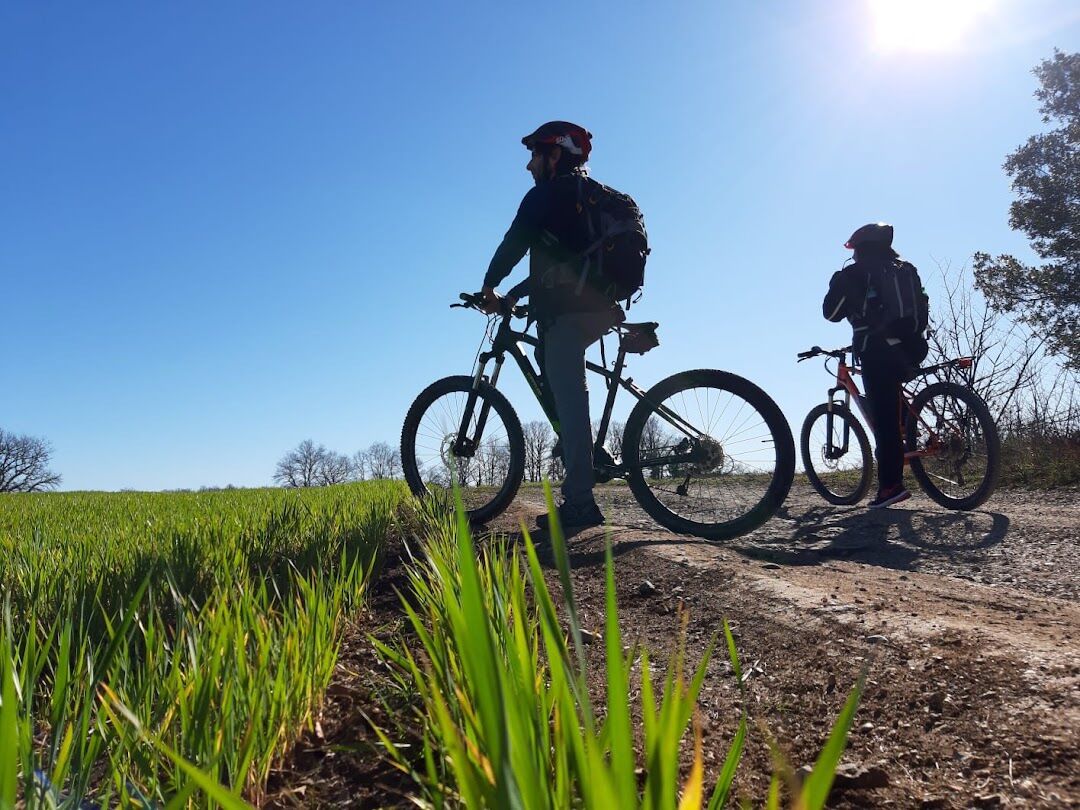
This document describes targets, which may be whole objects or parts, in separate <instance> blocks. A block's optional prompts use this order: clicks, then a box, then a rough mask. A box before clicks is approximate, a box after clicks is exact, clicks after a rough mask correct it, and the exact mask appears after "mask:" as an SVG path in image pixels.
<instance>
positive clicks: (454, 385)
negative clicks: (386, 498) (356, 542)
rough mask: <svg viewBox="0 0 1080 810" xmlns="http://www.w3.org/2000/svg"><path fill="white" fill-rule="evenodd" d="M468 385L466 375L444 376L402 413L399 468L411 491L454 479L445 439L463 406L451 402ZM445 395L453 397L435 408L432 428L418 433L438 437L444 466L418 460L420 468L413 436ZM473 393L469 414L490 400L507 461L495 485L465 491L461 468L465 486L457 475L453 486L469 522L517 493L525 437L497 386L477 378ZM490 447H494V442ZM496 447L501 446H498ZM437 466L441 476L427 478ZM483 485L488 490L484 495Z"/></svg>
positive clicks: (421, 492) (483, 518) (496, 511)
mask: <svg viewBox="0 0 1080 810" xmlns="http://www.w3.org/2000/svg"><path fill="white" fill-rule="evenodd" d="M472 387H473V378H472V377H465V376H457V377H444V378H443V379H441V380H437V381H436V382H433V383H432V384H431V385H429V386H428V387H427V388H425V389H424V390H423V391H422V392H421V393H420V395H419V396H418V397H417V398H416V399H415V400H414V401H413V404H412V405H411V406H410V407H409V411H408V413H407V414H406V416H405V423H404V425H403V426H402V428H401V466H402V470H403V471H404V473H405V480H406V481H407V482H408V484H409V489H411V490H412V492H413V494H414V495H416V496H417V497H424V496H425V495H426V494H427V493H428V487H429V486H441V487H443V488H445V489H450V488H452V486H453V484H454V480H455V479H454V474H455V470H454V469H452V467H451V463H450V462H449V461H448V456H449V457H450V458H458V457H456V456H453V455H452V451H451V450H449V449H448V444H447V443H448V442H449V441H450V440H451V439H452V438H453V437H454V436H456V435H457V430H458V427H459V425H460V421H461V416H462V414H463V412H464V406H462V408H461V410H460V411H454V410H453V409H452V406H453V405H454V404H456V402H464V401H467V398H468V395H469V392H470V391H471V390H472ZM454 395H459V396H454ZM448 396H450V397H453V398H454V402H451V403H449V404H445V403H444V404H445V407H444V408H443V412H442V414H441V416H443V417H444V418H442V419H441V421H440V422H439V424H438V425H437V426H436V428H435V429H434V432H425V433H424V434H423V436H422V438H425V439H428V440H438V441H440V442H441V444H440V447H439V451H438V454H437V455H438V456H439V458H438V460H437V461H441V462H442V463H443V464H444V465H445V467H446V470H445V471H440V470H438V469H429V468H427V465H424V468H423V469H422V468H421V464H420V462H419V460H418V449H417V437H418V434H419V433H420V432H421V425H422V423H423V420H424V417H425V415H427V414H429V412H430V411H431V409H432V406H434V405H436V403H438V402H439V401H440V400H441V399H443V398H444V397H448ZM477 396H478V398H479V401H478V402H477V405H476V407H475V408H474V418H475V414H477V413H479V407H480V401H485V402H488V403H490V405H491V409H492V410H493V411H494V412H495V413H496V414H497V415H498V417H499V419H500V420H501V422H502V424H503V426H504V428H505V439H506V444H505V449H506V451H507V452H508V453H509V459H508V463H507V464H506V469H505V472H504V473H503V474H502V475H501V478H502V480H501V482H500V484H499V486H498V488H497V489H496V488H494V487H493V486H489V487H487V488H485V487H483V485H481V486H479V487H477V488H476V490H475V491H469V487H468V486H467V485H468V470H467V469H466V470H465V471H464V474H465V478H466V480H465V484H466V486H464V487H462V486H460V484H461V482H460V480H458V481H457V483H458V484H459V487H458V488H459V489H461V491H462V500H463V502H464V503H465V507H466V508H465V511H466V514H467V515H468V517H469V521H470V522H472V523H486V522H487V521H489V520H491V519H492V518H495V517H497V516H498V515H500V514H502V513H503V512H504V511H505V510H506V508H507V507H508V506H510V504H511V503H512V502H513V500H514V497H515V496H516V495H517V492H518V489H519V488H520V487H521V481H522V479H523V478H524V476H525V438H524V435H523V433H522V430H521V421H520V420H519V419H518V416H517V413H516V412H515V411H514V408H513V406H512V405H511V404H510V401H509V400H508V399H507V398H506V397H505V396H503V395H502V393H500V392H499V391H498V389H496V388H494V387H493V386H491V385H490V384H489V383H487V382H481V383H480V384H479V387H478V388H477ZM489 418H490V417H489ZM474 425H475V423H474ZM487 430H488V427H485V432H486V431H487ZM440 434H441V436H440ZM480 439H481V440H482V439H483V437H480ZM424 446H425V447H426V446H427V445H426V444H425V445H424ZM492 447H493V448H494V445H492ZM497 449H500V450H501V449H502V448H501V447H499V448H497ZM468 463H469V462H459V464H458V465H457V470H456V472H457V474H458V475H459V476H460V475H461V474H462V469H461V465H462V464H464V465H465V467H466V468H467V467H468ZM436 466H437V462H436ZM440 472H445V475H446V480H445V481H439V482H437V483H433V481H432V478H433V476H434V475H436V474H439V473H440ZM487 490H492V491H491V493H490V496H489V494H488V492H487Z"/></svg>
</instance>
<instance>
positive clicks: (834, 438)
mask: <svg viewBox="0 0 1080 810" xmlns="http://www.w3.org/2000/svg"><path fill="white" fill-rule="evenodd" d="M850 351H851V347H850V346H845V347H844V348H842V349H833V350H826V349H822V348H821V347H820V346H814V347H813V348H812V349H810V350H809V351H805V352H800V353H799V362H800V363H801V362H802V361H803V360H809V359H810V358H811V357H818V356H824V357H825V368H826V370H827V371H829V373H830V374H834V373H835V376H836V385H834V386H833V387H832V388H830V389H829V393H828V401H827V402H823V403H822V404H820V405H818V406H816V407H815V408H813V409H812V410H811V411H810V413H808V414H807V415H806V420H805V421H804V422H803V426H802V433H801V435H800V437H799V438H800V441H799V445H800V450H801V451H802V462H803V467H804V468H805V469H806V477H807V478H808V479H809V480H810V485H811V486H812V487H813V488H814V489H815V490H817V492H818V494H820V495H821V497H823V498H824V499H825V500H827V501H828V502H829V503H834V504H838V505H851V504H855V503H858V502H859V501H860V500H862V498H863V497H864V496H865V495H866V493H867V491H868V490H869V489H870V483H871V477H872V474H873V463H872V462H871V456H870V441H869V439H868V438H867V435H866V431H865V430H864V429H863V426H862V425H861V424H859V421H858V420H857V419H856V418H855V415H854V413H853V412H852V410H851V402H852V401H854V402H855V405H856V406H857V407H858V409H859V412H860V413H861V414H862V417H863V419H864V420H866V423H867V425H869V426H870V428H871V430H873V426H874V425H873V420H872V419H871V416H870V412H869V408H867V406H866V400H865V398H864V397H863V396H862V394H861V393H860V391H859V386H858V385H857V384H856V382H855V378H854V375H856V374H859V373H861V372H860V370H859V369H858V368H857V367H855V366H854V365H848V362H847V356H848V353H849V352H850ZM830 360H836V361H837V365H836V370H835V372H834V371H833V370H832V369H830V368H829V361H830ZM971 365H972V358H970V357H957V358H954V359H952V360H946V361H945V362H944V363H938V364H936V365H932V366H927V367H926V368H922V369H920V370H919V372H918V374H917V376H916V378H915V381H913V382H909V383H906V384H904V385H903V386H901V389H900V400H901V403H900V404H901V407H900V435H901V436H903V437H904V463H905V464H907V465H909V466H910V467H911V472H912V474H913V475H914V476H915V480H917V481H918V482H919V485H920V486H921V487H922V488H923V491H924V492H925V493H926V494H927V495H929V496H930V498H931V499H932V500H934V501H935V502H937V503H939V504H941V505H942V506H944V507H946V508H947V509H963V510H966V509H975V508H976V507H977V506H979V505H980V504H982V503H984V502H985V501H986V499H987V498H989V497H990V495H991V494H993V492H994V487H995V486H997V479H998V473H999V472H1000V470H1001V442H1000V440H999V439H998V432H997V426H996V425H995V424H994V420H993V419H992V418H991V416H990V410H989V408H987V407H986V403H985V402H984V401H983V400H982V398H981V397H979V395H978V394H976V393H975V392H974V391H972V390H971V388H969V387H968V386H966V385H962V384H960V383H957V382H953V381H952V380H951V379H948V377H950V376H952V373H954V372H955V371H957V370H960V369H966V368H971ZM932 374H941V375H942V376H944V377H946V379H943V380H937V381H935V382H931V383H930V384H928V385H925V386H924V383H925V380H926V377H927V376H929V375H932Z"/></svg>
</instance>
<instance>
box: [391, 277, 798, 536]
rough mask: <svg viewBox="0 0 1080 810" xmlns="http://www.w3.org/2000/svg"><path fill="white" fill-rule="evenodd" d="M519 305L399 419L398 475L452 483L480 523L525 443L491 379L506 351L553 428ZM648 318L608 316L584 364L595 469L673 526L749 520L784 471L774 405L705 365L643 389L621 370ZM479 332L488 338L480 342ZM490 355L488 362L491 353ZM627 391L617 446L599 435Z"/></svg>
mask: <svg viewBox="0 0 1080 810" xmlns="http://www.w3.org/2000/svg"><path fill="white" fill-rule="evenodd" d="M460 300H461V303H458V304H451V306H452V307H463V308H467V309H474V310H478V311H483V310H482V304H483V298H482V296H480V295H479V294H472V293H462V294H461V295H460ZM528 315H529V311H528V308H527V307H525V306H517V307H514V308H513V309H512V310H506V311H503V312H501V313H499V314H498V315H491V316H489V317H488V326H487V330H486V331H485V333H484V342H483V343H482V344H481V349H482V351H480V352H478V354H477V359H476V365H475V368H474V370H473V374H472V376H455V377H446V378H444V379H441V380H438V381H437V382H434V383H432V384H431V385H430V386H428V387H427V388H426V389H425V390H424V391H423V392H422V393H421V394H420V395H419V396H418V397H417V398H416V401H415V402H413V404H412V406H411V407H410V408H409V412H408V414H407V416H406V417H405V424H404V426H403V427H402V430H401V461H402V467H403V469H404V472H405V479H406V480H407V481H408V483H409V486H410V488H411V489H412V491H413V492H414V493H416V495H418V496H423V495H424V494H425V493H426V492H427V491H428V489H429V488H430V487H438V488H446V489H448V488H451V487H455V486H456V487H457V488H458V489H459V490H460V491H461V493H462V497H463V499H464V503H465V508H466V510H467V512H468V515H469V518H470V520H472V521H473V522H476V523H483V522H486V521H489V520H491V519H492V518H494V517H496V516H497V515H499V514H500V513H502V512H503V511H504V510H505V509H506V508H507V507H508V506H509V505H510V503H511V502H512V501H513V499H514V497H515V495H516V494H517V492H518V488H519V487H520V486H521V483H522V479H523V478H524V473H525V443H524V437H523V434H522V429H521V422H520V420H519V419H518V416H517V413H515V411H514V409H513V407H512V406H511V404H510V402H509V401H508V400H507V399H506V397H505V396H504V395H503V394H502V393H501V392H500V391H499V390H498V389H497V387H496V386H497V384H498V381H499V375H500V372H501V371H502V368H503V363H504V362H505V360H506V357H507V356H508V355H509V356H510V357H512V358H513V359H514V361H515V362H516V363H517V365H518V367H519V368H520V369H521V373H522V374H523V375H524V377H525V380H526V381H527V382H528V384H529V388H530V389H531V391H532V393H533V395H534V396H535V397H536V399H537V402H538V403H539V405H540V407H541V409H542V410H543V412H544V414H545V415H546V416H547V419H548V421H549V422H550V423H551V426H552V428H553V429H554V431H555V434H556V435H558V434H559V433H560V427H559V418H558V414H557V413H556V410H555V403H554V399H553V397H552V395H551V393H550V392H549V390H548V388H547V385H546V383H545V380H544V378H543V377H542V375H541V374H540V373H539V372H538V371H537V370H536V369H535V368H534V367H533V364H532V362H531V361H530V359H529V358H528V357H526V355H525V351H524V349H523V347H527V346H532V347H537V346H539V343H540V341H539V340H538V338H537V337H535V336H533V335H532V334H529V332H528V329H529V324H528V323H527V324H526V326H525V329H524V330H521V331H518V330H515V329H514V328H513V326H512V319H513V318H528ZM657 327H658V324H656V323H654V322H648V323H622V324H618V325H616V326H614V327H612V330H611V332H609V334H611V333H612V332H613V333H614V334H615V335H616V336H617V338H618V341H619V346H618V352H617V353H616V356H615V358H614V361H613V362H612V363H611V364H610V366H609V364H608V361H607V356H606V353H605V351H604V347H603V340H601V341H600V344H601V358H602V360H601V364H597V363H594V362H592V361H591V360H590V361H587V362H586V368H587V369H588V370H589V371H590V372H592V373H593V374H595V375H599V376H600V377H601V378H603V380H604V383H605V385H606V386H607V395H606V400H605V404H604V411H603V415H602V417H601V419H600V423H599V427H598V429H597V432H596V437H595V443H594V462H595V465H594V466H595V473H596V481H597V482H598V483H604V482H607V481H611V480H612V479H615V478H622V479H625V480H626V482H627V484H628V485H629V489H630V492H631V493H632V494H633V496H634V498H635V499H636V500H637V502H638V503H639V504H641V507H642V508H643V509H644V510H645V511H646V512H647V513H648V514H649V515H650V516H651V517H652V518H653V519H655V520H656V521H657V522H658V523H660V524H661V525H663V526H666V527H667V528H669V529H672V530H673V531H676V532H682V533H686V534H693V535H697V536H700V537H703V538H706V539H710V540H722V539H726V538H730V537H735V536H737V535H740V534H744V533H746V532H749V531H752V530H753V529H755V528H757V527H758V526H760V525H761V524H763V523H764V522H765V521H767V520H768V519H769V518H770V517H771V516H772V515H773V514H774V513H775V512H776V510H777V509H778V508H779V507H780V504H781V503H783V501H784V498H785V497H786V496H787V493H788V490H789V489H790V488H791V482H792V479H793V478H794V475H795V444H794V440H793V439H792V435H791V429H790V428H789V427H788V424H787V421H786V420H785V419H784V415H783V413H781V411H780V409H779V408H778V407H777V405H776V403H774V402H773V401H772V399H770V398H769V396H768V395H767V394H766V393H765V392H764V391H762V390H761V389H760V388H758V387H757V386H756V385H754V384H753V383H751V382H750V381H748V380H745V379H743V378H742V377H738V376H736V375H734V374H729V373H727V372H724V371H717V370H713V369H699V370H695V371H683V372H681V373H679V374H674V375H672V376H670V377H668V378H666V379H664V380H662V381H660V382H659V383H657V384H656V385H654V386H653V387H651V388H650V389H648V390H647V391H646V390H643V389H642V388H640V387H638V386H637V385H636V384H635V383H634V381H633V378H631V377H628V376H624V372H625V370H626V359H627V355H628V354H634V353H637V354H644V353H645V352H647V351H649V350H650V349H652V348H654V347H655V346H656V345H658V342H659V341H658V340H657V338H656V329H657ZM485 344H490V345H489V347H488V348H487V350H483V348H484V345H485ZM492 363H493V364H494V365H493V366H492V368H491V373H490V374H489V373H488V367H489V365H490V364H492ZM620 389H623V390H625V391H627V392H628V393H629V394H630V395H631V396H632V397H633V398H634V399H636V400H637V404H636V405H634V407H633V409H632V411H631V413H630V416H629V417H628V419H627V421H626V426H625V429H624V431H623V434H622V443H621V444H622V446H621V453H620V457H619V458H615V457H613V456H612V454H611V453H610V452H609V451H608V449H607V447H606V439H607V435H608V430H609V428H610V425H611V413H612V408H613V407H614V404H615V396H616V394H617V393H618V391H619V390H620Z"/></svg>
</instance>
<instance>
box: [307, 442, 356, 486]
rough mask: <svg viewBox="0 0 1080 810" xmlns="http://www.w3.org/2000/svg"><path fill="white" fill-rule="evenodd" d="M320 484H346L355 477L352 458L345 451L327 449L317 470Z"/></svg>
mask: <svg viewBox="0 0 1080 810" xmlns="http://www.w3.org/2000/svg"><path fill="white" fill-rule="evenodd" d="M316 475H317V478H318V482H319V486H330V485H332V484H344V483H345V482H346V481H352V480H354V479H355V475H354V473H353V463H352V459H350V458H349V457H348V456H346V455H345V454H344V453H335V452H334V451H332V450H327V451H326V455H325V456H324V457H323V459H322V464H321V465H320V466H319V469H318V472H317V474H316Z"/></svg>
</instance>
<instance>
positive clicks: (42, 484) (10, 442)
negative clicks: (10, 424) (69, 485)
mask: <svg viewBox="0 0 1080 810" xmlns="http://www.w3.org/2000/svg"><path fill="white" fill-rule="evenodd" d="M51 456H52V447H50V446H49V443H48V442H47V441H45V440H44V439H39V438H37V437H36V436H17V435H15V434H14V433H6V432H4V430H3V429H2V428H0V492H41V491H43V490H47V489H55V488H56V487H57V486H59V484H60V476H59V475H57V474H56V473H54V472H53V471H52V470H50V469H49V458H50V457H51Z"/></svg>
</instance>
